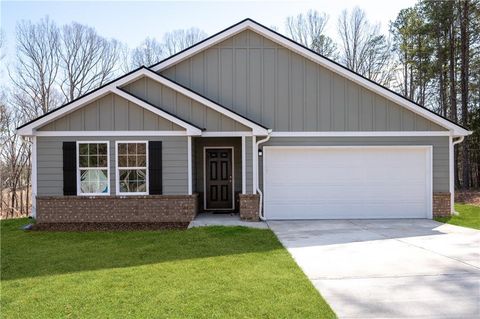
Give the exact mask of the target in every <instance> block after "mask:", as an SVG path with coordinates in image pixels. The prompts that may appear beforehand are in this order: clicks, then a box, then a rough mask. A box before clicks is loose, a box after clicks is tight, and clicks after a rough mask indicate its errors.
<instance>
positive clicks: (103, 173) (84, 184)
mask: <svg viewBox="0 0 480 319" xmlns="http://www.w3.org/2000/svg"><path fill="white" fill-rule="evenodd" d="M80 191H81V192H82V193H92V194H95V193H108V171H107V170H100V169H98V170H97V169H90V170H80Z"/></svg>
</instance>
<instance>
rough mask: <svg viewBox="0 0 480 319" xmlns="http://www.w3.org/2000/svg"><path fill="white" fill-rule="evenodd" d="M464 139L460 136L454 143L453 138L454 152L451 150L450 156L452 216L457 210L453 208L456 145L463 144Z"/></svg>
mask: <svg viewBox="0 0 480 319" xmlns="http://www.w3.org/2000/svg"><path fill="white" fill-rule="evenodd" d="M464 139H465V136H460V137H459V138H458V140H456V141H453V138H452V150H451V154H450V156H451V158H452V166H451V169H452V172H451V175H450V176H451V179H452V181H451V183H452V184H451V185H452V186H451V190H450V213H451V214H455V210H454V208H453V207H454V206H453V204H454V202H455V168H454V167H455V165H456V163H455V156H454V155H455V145H456V144H460V143H462V142H463V140H464Z"/></svg>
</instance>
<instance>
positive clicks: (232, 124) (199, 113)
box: [123, 77, 251, 132]
mask: <svg viewBox="0 0 480 319" xmlns="http://www.w3.org/2000/svg"><path fill="white" fill-rule="evenodd" d="M123 89H125V90H126V91H128V92H130V93H132V94H134V95H135V96H137V97H139V98H141V99H144V100H146V101H148V102H149V103H151V104H153V105H156V106H158V107H161V108H162V109H163V110H165V111H167V112H169V113H171V114H174V115H176V116H178V117H179V118H181V119H183V120H185V121H188V122H190V123H193V124H194V125H196V126H198V127H201V128H205V129H206V130H207V131H218V132H224V131H250V130H251V129H250V128H248V127H246V126H245V125H243V124H241V123H238V122H237V121H235V120H233V119H231V118H229V117H227V116H225V115H223V114H221V113H219V112H217V111H215V110H212V109H211V108H209V107H207V106H205V105H203V104H201V103H198V102H197V101H195V100H193V99H191V98H189V97H187V96H185V95H183V94H182V93H179V92H177V91H174V90H172V89H171V88H169V87H166V86H165V85H163V84H160V83H158V82H156V81H154V80H152V79H149V78H146V77H143V78H141V79H138V80H137V81H135V82H132V83H130V84H127V85H126V86H124V87H123Z"/></svg>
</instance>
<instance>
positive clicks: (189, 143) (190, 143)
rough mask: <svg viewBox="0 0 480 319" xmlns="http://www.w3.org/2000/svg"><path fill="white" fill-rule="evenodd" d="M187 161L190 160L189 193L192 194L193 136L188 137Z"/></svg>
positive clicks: (188, 173)
mask: <svg viewBox="0 0 480 319" xmlns="http://www.w3.org/2000/svg"><path fill="white" fill-rule="evenodd" d="M187 161H188V163H187V164H188V168H187V170H188V172H187V175H188V195H192V193H193V181H192V178H193V177H192V175H193V174H192V165H193V164H192V137H191V136H189V137H187Z"/></svg>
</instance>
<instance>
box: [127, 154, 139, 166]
mask: <svg viewBox="0 0 480 319" xmlns="http://www.w3.org/2000/svg"><path fill="white" fill-rule="evenodd" d="M128 166H129V167H135V166H137V159H136V156H135V155H129V156H128Z"/></svg>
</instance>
